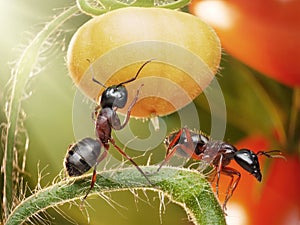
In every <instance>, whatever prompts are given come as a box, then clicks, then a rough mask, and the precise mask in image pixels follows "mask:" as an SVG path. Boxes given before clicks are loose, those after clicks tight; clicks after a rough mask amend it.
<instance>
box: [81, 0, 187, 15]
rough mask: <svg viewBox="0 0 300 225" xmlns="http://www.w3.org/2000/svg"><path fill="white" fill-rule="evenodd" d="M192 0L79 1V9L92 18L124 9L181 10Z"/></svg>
mask: <svg viewBox="0 0 300 225" xmlns="http://www.w3.org/2000/svg"><path fill="white" fill-rule="evenodd" d="M190 1H191V0H133V1H132V0H123V1H122V0H93V1H89V0H77V1H76V2H77V6H78V8H79V9H80V10H81V11H82V12H83V13H85V14H88V15H90V16H99V15H101V14H103V13H106V12H108V11H111V10H115V9H119V8H124V7H158V8H167V9H180V8H182V7H184V6H186V5H188V4H189V3H190Z"/></svg>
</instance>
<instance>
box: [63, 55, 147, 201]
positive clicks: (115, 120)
mask: <svg viewBox="0 0 300 225" xmlns="http://www.w3.org/2000/svg"><path fill="white" fill-rule="evenodd" d="M151 61H152V60H148V61H146V62H145V63H144V64H143V65H142V66H141V67H140V68H139V70H138V71H137V73H136V75H135V76H134V77H133V78H131V79H129V80H127V81H124V82H121V83H119V84H117V85H112V86H109V87H106V86H105V85H104V84H102V83H101V82H99V81H98V80H96V79H95V78H94V77H93V78H92V80H93V82H95V83H97V84H99V85H101V86H102V87H104V88H105V90H104V92H103V93H102V95H101V100H100V104H99V105H98V104H97V106H96V107H95V111H94V113H93V119H94V121H95V127H96V128H95V130H96V136H97V139H96V140H94V139H92V138H88V137H87V138H84V139H82V140H80V141H79V142H77V143H75V144H73V145H70V146H69V148H68V151H67V155H66V158H65V167H66V170H67V173H68V175H69V176H80V175H82V174H84V173H85V172H87V171H88V170H89V169H90V168H91V167H94V170H93V175H92V180H91V185H90V189H89V190H88V192H87V193H86V195H85V196H84V198H83V201H84V200H85V199H86V198H87V196H88V194H89V192H90V191H91V190H92V189H93V187H94V185H95V182H96V176H97V170H96V169H97V165H98V164H99V163H100V162H101V161H102V160H103V159H104V158H105V157H106V156H107V152H108V149H109V142H110V143H111V144H112V145H113V146H114V147H115V149H117V150H118V151H119V152H120V153H121V154H122V155H123V156H124V157H125V158H127V159H128V160H129V161H130V162H131V163H132V164H133V165H134V166H135V167H136V168H137V170H138V171H139V172H140V173H141V174H142V175H143V176H144V177H145V178H146V180H147V181H148V182H149V183H150V184H151V185H152V183H151V181H150V180H149V178H148V177H147V176H146V174H145V173H144V172H143V170H142V169H141V168H140V167H139V166H138V165H137V164H136V163H135V162H134V161H133V159H132V158H131V157H130V156H128V155H127V154H126V153H125V152H124V151H123V150H122V149H121V148H120V147H119V146H117V145H116V143H115V141H114V139H113V138H112V136H111V132H112V129H114V130H121V129H122V128H124V127H125V126H126V124H127V123H128V121H129V119H130V113H131V110H132V108H133V106H134V105H135V104H136V102H137V100H138V95H139V91H140V88H141V87H142V86H143V85H141V86H140V87H139V88H138V90H137V93H136V95H135V98H134V99H133V101H132V102H131V104H130V106H129V107H128V109H127V114H126V117H125V120H124V122H123V124H121V122H120V119H119V117H118V115H117V113H116V111H117V109H118V108H123V107H124V106H125V105H126V103H127V98H128V92H127V89H126V87H125V86H124V84H127V83H130V82H132V81H134V80H136V78H137V77H138V75H139V74H140V72H141V70H142V69H143V68H144V66H145V65H146V64H148V63H150V62H151ZM102 147H104V151H103V153H102V154H101V156H100V153H101V148H102Z"/></svg>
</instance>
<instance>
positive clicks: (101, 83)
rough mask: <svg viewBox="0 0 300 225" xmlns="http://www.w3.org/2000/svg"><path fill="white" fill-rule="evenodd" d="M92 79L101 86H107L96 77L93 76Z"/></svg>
mask: <svg viewBox="0 0 300 225" xmlns="http://www.w3.org/2000/svg"><path fill="white" fill-rule="evenodd" d="M92 81H94V82H95V83H96V84H99V85H100V86H102V87H104V88H107V87H106V86H105V85H104V84H102V83H101V82H100V81H98V80H96V79H95V77H93V78H92Z"/></svg>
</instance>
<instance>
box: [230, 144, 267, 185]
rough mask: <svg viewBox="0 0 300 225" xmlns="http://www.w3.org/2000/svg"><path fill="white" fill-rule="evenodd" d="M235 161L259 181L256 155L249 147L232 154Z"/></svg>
mask: <svg viewBox="0 0 300 225" xmlns="http://www.w3.org/2000/svg"><path fill="white" fill-rule="evenodd" d="M234 159H235V161H236V162H237V163H238V164H239V165H240V166H241V167H242V168H243V169H244V170H246V171H248V172H249V173H251V174H252V175H253V176H254V177H255V178H256V179H257V180H258V181H261V178H262V175H261V172H260V166H259V161H258V158H257V155H256V154H255V153H254V152H253V151H251V150H249V149H240V150H239V151H237V152H235V154H234Z"/></svg>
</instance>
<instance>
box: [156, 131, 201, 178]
mask: <svg viewBox="0 0 300 225" xmlns="http://www.w3.org/2000/svg"><path fill="white" fill-rule="evenodd" d="M184 131H185V133H186V139H187V146H185V145H183V144H177V145H176V146H174V145H175V143H176V142H178V140H179V139H180V137H181V135H182V133H183V132H184ZM178 148H181V149H182V150H183V151H184V152H186V153H187V154H188V155H190V156H192V157H193V156H194V145H193V142H192V138H191V133H190V131H189V130H188V129H187V128H186V127H184V128H182V129H180V130H179V132H178V133H177V134H176V136H175V137H174V139H173V140H172V141H171V143H170V144H169V146H168V148H167V154H166V157H165V159H164V161H163V162H162V163H161V164H160V166H159V167H158V169H157V171H156V172H159V170H160V169H161V167H162V166H163V165H165V164H166V162H168V161H169V160H170V158H171V157H172V156H173V155H174V154H175V152H176V151H177V149H178ZM197 159H199V160H200V159H201V157H200V156H197Z"/></svg>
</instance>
